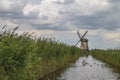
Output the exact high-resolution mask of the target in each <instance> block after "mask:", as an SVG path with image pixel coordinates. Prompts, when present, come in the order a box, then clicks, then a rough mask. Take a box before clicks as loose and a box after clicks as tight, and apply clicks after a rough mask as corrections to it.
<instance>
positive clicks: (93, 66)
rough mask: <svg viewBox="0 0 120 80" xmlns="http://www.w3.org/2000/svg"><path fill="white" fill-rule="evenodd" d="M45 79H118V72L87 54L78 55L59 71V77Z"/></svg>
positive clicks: (119, 76) (119, 75)
mask: <svg viewBox="0 0 120 80" xmlns="http://www.w3.org/2000/svg"><path fill="white" fill-rule="evenodd" d="M47 80H120V74H118V73H116V72H115V71H114V69H113V68H110V67H109V66H107V65H106V64H105V63H103V62H101V61H98V60H96V59H94V58H93V57H92V56H88V57H80V58H79V59H78V60H77V61H76V63H74V64H71V65H70V67H69V68H67V69H66V70H65V71H63V72H62V73H60V74H59V77H58V76H57V77H56V78H54V79H53V78H49V79H47Z"/></svg>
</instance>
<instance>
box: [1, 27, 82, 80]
mask: <svg viewBox="0 0 120 80" xmlns="http://www.w3.org/2000/svg"><path fill="white" fill-rule="evenodd" d="M4 28H5V27H3V28H2V30H1V31H0V80H38V79H39V78H40V77H43V76H44V75H46V74H48V73H50V72H54V71H56V70H57V69H59V68H62V67H64V66H65V65H67V64H69V63H70V62H72V61H75V60H76V59H78V57H80V55H81V50H80V49H79V48H76V47H75V46H68V45H66V44H63V43H59V42H57V41H56V40H55V39H54V38H44V37H40V38H34V37H33V36H32V35H31V33H28V32H26V33H23V34H21V35H20V34H18V33H16V32H15V31H16V30H17V29H18V27H16V28H15V29H13V30H12V31H9V30H8V31H6V30H5V29H4Z"/></svg>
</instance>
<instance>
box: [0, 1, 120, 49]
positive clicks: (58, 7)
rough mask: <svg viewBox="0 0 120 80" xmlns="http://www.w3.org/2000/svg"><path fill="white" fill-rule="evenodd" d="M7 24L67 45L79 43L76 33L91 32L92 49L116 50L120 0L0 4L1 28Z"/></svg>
mask: <svg viewBox="0 0 120 80" xmlns="http://www.w3.org/2000/svg"><path fill="white" fill-rule="evenodd" d="M5 24H7V27H8V28H9V29H12V28H14V27H16V26H17V25H19V30H18V32H24V31H26V32H35V34H36V35H45V36H54V37H56V39H57V40H59V41H60V42H64V43H66V44H68V45H75V44H76V42H77V41H78V40H79V38H78V36H77V34H76V30H79V32H80V34H81V35H82V34H83V33H84V32H85V31H86V30H88V33H87V35H86V37H87V38H88V39H89V47H90V48H100V49H108V48H114V47H117V46H118V45H119V43H120V0H0V28H2V26H3V25H5ZM78 46H79V45H78Z"/></svg>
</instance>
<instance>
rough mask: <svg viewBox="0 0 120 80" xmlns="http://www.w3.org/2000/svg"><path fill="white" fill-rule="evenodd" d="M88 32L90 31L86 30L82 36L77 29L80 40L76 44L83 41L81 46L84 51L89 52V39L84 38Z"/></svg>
mask: <svg viewBox="0 0 120 80" xmlns="http://www.w3.org/2000/svg"><path fill="white" fill-rule="evenodd" d="M87 32H88V31H86V32H85V33H84V34H83V35H82V36H80V33H79V31H77V35H78V37H79V41H78V42H77V43H76V45H77V44H78V43H80V42H81V44H80V48H81V49H82V50H83V51H84V53H88V52H89V47H88V39H87V38H84V37H85V35H86V34H87Z"/></svg>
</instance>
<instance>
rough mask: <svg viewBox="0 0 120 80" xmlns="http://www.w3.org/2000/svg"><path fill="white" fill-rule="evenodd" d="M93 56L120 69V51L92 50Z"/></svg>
mask: <svg viewBox="0 0 120 80" xmlns="http://www.w3.org/2000/svg"><path fill="white" fill-rule="evenodd" d="M91 54H92V56H93V57H95V58H97V59H100V60H102V61H104V62H106V63H108V64H110V65H111V66H114V67H116V68H118V69H119V68H120V50H92V51H91Z"/></svg>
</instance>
